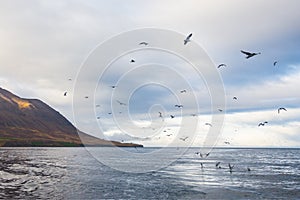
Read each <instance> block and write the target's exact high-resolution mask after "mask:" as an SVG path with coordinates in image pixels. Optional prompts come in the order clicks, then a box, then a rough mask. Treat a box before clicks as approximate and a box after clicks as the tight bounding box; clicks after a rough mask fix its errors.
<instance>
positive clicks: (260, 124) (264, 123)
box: [258, 121, 268, 127]
mask: <svg viewBox="0 0 300 200" xmlns="http://www.w3.org/2000/svg"><path fill="white" fill-rule="evenodd" d="M267 123H268V122H267V121H265V122H261V123H259V124H258V127H260V126H265V125H266V124H267Z"/></svg>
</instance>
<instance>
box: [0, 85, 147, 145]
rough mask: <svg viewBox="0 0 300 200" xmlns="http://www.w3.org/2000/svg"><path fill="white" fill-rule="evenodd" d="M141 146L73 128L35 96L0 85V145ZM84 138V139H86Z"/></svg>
mask: <svg viewBox="0 0 300 200" xmlns="http://www.w3.org/2000/svg"><path fill="white" fill-rule="evenodd" d="M79 134H80V137H84V138H85V145H86V146H120V147H130V146H142V145H138V144H132V143H120V142H116V141H108V140H103V139H99V138H96V137H93V136H90V135H88V134H86V133H83V132H80V131H77V129H76V127H74V126H73V125H72V123H70V122H69V121H68V120H67V119H66V118H65V117H64V116H62V115H61V114H60V113H59V112H57V111H56V110H54V109H53V108H51V107H50V106H48V105H47V104H45V103H44V102H42V101H40V100H38V99H24V98H20V97H18V96H16V95H14V94H13V93H11V92H9V91H7V90H5V89H2V88H0V146H6V147H9V146H13V147H15V146H22V147H24V146H83V144H82V142H81V140H80V137H79ZM86 141H87V142H86Z"/></svg>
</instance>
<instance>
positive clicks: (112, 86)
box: [109, 85, 118, 89]
mask: <svg viewBox="0 0 300 200" xmlns="http://www.w3.org/2000/svg"><path fill="white" fill-rule="evenodd" d="M109 87H111V88H112V89H115V88H116V87H118V86H116V85H111V86H109Z"/></svg>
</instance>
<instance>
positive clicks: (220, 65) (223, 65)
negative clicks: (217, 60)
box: [218, 63, 227, 68]
mask: <svg viewBox="0 0 300 200" xmlns="http://www.w3.org/2000/svg"><path fill="white" fill-rule="evenodd" d="M220 67H227V65H226V64H224V63H222V64H219V65H218V68H220Z"/></svg>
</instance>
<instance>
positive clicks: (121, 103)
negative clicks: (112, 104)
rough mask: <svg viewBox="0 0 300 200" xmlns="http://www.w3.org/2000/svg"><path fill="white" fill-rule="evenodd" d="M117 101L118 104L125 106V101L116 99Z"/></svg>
mask: <svg viewBox="0 0 300 200" xmlns="http://www.w3.org/2000/svg"><path fill="white" fill-rule="evenodd" d="M117 102H118V103H119V104H120V106H126V103H123V102H121V101H119V100H117Z"/></svg>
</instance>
